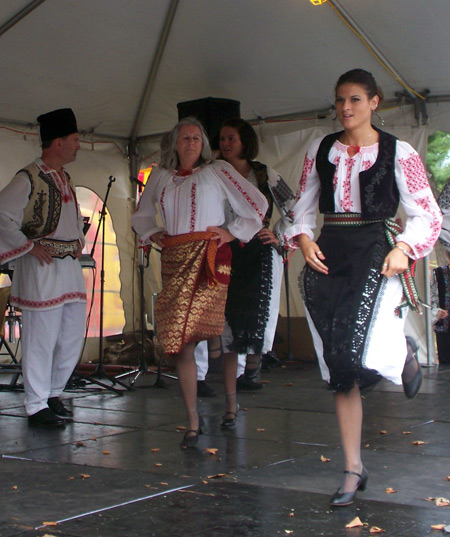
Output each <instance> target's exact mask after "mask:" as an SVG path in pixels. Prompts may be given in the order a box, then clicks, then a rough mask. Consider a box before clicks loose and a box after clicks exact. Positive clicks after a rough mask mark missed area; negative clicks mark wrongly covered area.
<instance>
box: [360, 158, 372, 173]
mask: <svg viewBox="0 0 450 537" xmlns="http://www.w3.org/2000/svg"><path fill="white" fill-rule="evenodd" d="M362 167H363V169H364V171H366V170H368V169H369V168H371V167H372V163H371V162H370V160H364V161H363V163H362Z"/></svg>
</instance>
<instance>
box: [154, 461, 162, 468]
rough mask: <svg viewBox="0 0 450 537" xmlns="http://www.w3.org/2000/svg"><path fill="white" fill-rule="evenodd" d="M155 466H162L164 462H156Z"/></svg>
mask: <svg viewBox="0 0 450 537" xmlns="http://www.w3.org/2000/svg"><path fill="white" fill-rule="evenodd" d="M154 466H156V468H160V467H161V466H162V464H161V463H160V462H155V464H154Z"/></svg>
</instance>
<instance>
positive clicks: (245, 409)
mask: <svg viewBox="0 0 450 537" xmlns="http://www.w3.org/2000/svg"><path fill="white" fill-rule="evenodd" d="M241 410H242V411H243V412H248V411H249V409H248V408H245V407H242V408H241Z"/></svg>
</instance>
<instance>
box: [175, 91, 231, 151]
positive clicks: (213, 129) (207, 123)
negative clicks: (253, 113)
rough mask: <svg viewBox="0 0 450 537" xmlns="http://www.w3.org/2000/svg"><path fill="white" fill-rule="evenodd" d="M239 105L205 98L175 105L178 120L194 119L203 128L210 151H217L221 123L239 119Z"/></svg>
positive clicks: (228, 100) (229, 100)
mask: <svg viewBox="0 0 450 537" xmlns="http://www.w3.org/2000/svg"><path fill="white" fill-rule="evenodd" d="M240 106H241V103H240V102H239V101H233V100H232V99H216V98H214V97H206V98H205V99H197V100H195V101H185V102H182V103H178V104H177V108H178V120H180V119H183V118H185V117H188V116H194V117H196V118H197V119H198V120H199V121H200V122H201V124H202V125H203V126H204V127H205V130H206V133H207V134H208V138H209V141H210V144H211V148H212V149H219V133H220V127H221V126H222V123H223V122H224V121H225V120H226V119H230V118H232V117H241V111H240Z"/></svg>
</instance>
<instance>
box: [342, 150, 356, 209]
mask: <svg viewBox="0 0 450 537" xmlns="http://www.w3.org/2000/svg"><path fill="white" fill-rule="evenodd" d="M355 162H356V161H355V159H352V158H347V159H345V165H346V167H347V171H346V174H345V179H344V184H343V187H344V196H343V199H342V202H341V206H342V208H343V209H344V211H345V212H350V211H351V210H352V207H353V201H352V200H351V199H350V195H351V175H352V169H353V166H354V165H355Z"/></svg>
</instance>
